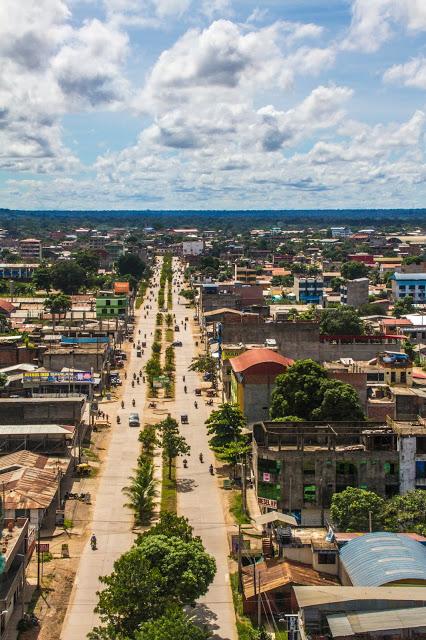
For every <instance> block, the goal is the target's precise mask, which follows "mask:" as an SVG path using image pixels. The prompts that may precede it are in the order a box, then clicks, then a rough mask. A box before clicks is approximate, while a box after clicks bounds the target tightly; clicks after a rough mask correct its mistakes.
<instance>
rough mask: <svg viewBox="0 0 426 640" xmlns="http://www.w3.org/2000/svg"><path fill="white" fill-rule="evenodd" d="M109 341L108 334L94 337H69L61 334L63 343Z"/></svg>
mask: <svg viewBox="0 0 426 640" xmlns="http://www.w3.org/2000/svg"><path fill="white" fill-rule="evenodd" d="M108 342H109V338H108V336H97V337H94V338H89V337H87V338H69V337H68V336H61V344H101V343H102V344H106V343H108Z"/></svg>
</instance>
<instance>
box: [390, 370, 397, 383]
mask: <svg viewBox="0 0 426 640" xmlns="http://www.w3.org/2000/svg"><path fill="white" fill-rule="evenodd" d="M395 382H396V373H395V371H391V383H395Z"/></svg>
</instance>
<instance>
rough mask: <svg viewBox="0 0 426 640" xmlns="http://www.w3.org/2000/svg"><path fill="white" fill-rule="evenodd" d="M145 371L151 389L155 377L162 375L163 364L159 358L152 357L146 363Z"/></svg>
mask: <svg viewBox="0 0 426 640" xmlns="http://www.w3.org/2000/svg"><path fill="white" fill-rule="evenodd" d="M145 373H146V375H147V377H148V382H149V385H150V387H151V389H152V388H153V386H154V378H158V376H161V365H160V362H159V360H158V358H150V359H149V360H148V361H147V363H146V365H145Z"/></svg>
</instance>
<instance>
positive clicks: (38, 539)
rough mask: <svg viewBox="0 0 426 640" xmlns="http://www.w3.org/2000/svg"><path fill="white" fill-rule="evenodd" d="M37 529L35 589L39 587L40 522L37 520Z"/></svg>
mask: <svg viewBox="0 0 426 640" xmlns="http://www.w3.org/2000/svg"><path fill="white" fill-rule="evenodd" d="M37 524H38V531H37V589H40V528H41V526H40V523H39V522H38V523H37Z"/></svg>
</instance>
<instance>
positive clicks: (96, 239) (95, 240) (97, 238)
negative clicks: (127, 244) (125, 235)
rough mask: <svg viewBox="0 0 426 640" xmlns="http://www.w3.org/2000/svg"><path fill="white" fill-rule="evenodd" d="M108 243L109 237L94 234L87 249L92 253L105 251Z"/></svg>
mask: <svg viewBox="0 0 426 640" xmlns="http://www.w3.org/2000/svg"><path fill="white" fill-rule="evenodd" d="M110 242H111V237H110V236H109V235H101V234H94V235H91V236H90V238H89V247H90V249H92V250H93V251H98V250H100V249H102V250H105V246H106V245H107V244H108V243H110Z"/></svg>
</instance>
